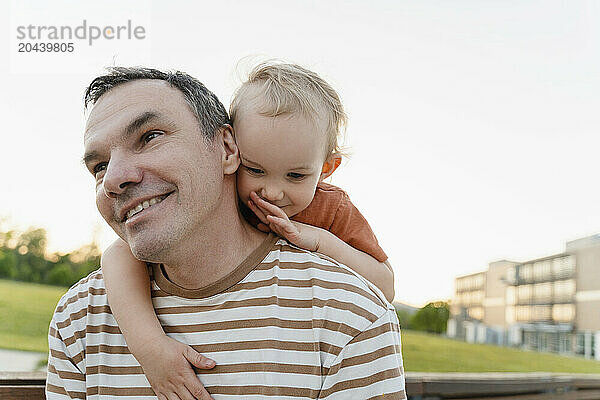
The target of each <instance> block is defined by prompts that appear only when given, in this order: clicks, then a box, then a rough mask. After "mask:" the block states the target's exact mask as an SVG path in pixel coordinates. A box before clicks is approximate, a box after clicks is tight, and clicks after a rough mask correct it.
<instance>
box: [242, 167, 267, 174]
mask: <svg viewBox="0 0 600 400" xmlns="http://www.w3.org/2000/svg"><path fill="white" fill-rule="evenodd" d="M246 169H247V170H248V171H249V172H251V173H253V174H256V175H260V174H263V173H264V171H263V170H262V169H259V168H252V167H246Z"/></svg>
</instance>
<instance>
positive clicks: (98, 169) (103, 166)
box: [93, 162, 106, 175]
mask: <svg viewBox="0 0 600 400" xmlns="http://www.w3.org/2000/svg"><path fill="white" fill-rule="evenodd" d="M105 169H106V163H105V162H101V163H99V164H96V165H95V166H94V169H93V172H94V175H98V173H99V172H102V171H104V170H105Z"/></svg>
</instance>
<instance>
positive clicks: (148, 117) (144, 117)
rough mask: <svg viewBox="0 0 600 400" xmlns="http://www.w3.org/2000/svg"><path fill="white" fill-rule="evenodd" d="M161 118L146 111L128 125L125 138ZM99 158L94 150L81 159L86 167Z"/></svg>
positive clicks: (154, 113) (155, 113)
mask: <svg viewBox="0 0 600 400" xmlns="http://www.w3.org/2000/svg"><path fill="white" fill-rule="evenodd" d="M160 117H161V115H160V114H159V113H157V112H154V111H146V112H145V113H143V114H141V115H139V116H138V117H136V118H135V119H134V120H133V121H131V122H130V123H129V124H127V127H126V128H125V131H124V135H123V136H125V137H127V136H130V135H132V134H133V133H135V131H137V130H138V129H140V128H141V127H142V126H144V125H145V124H147V123H148V122H151V121H153V120H155V119H159V118H160ZM98 157H99V153H98V152H97V151H94V150H92V151H89V152H86V153H85V154H84V155H83V157H82V158H81V162H82V163H83V164H84V165H87V164H88V163H89V162H90V161H92V160H94V159H96V158H98Z"/></svg>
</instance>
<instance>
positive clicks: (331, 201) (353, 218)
mask: <svg viewBox="0 0 600 400" xmlns="http://www.w3.org/2000/svg"><path fill="white" fill-rule="evenodd" d="M244 208H245V209H244ZM242 214H243V215H244V217H245V218H246V219H247V220H248V222H250V223H251V224H252V225H254V226H256V225H258V223H259V222H260V221H259V220H258V218H257V217H256V216H255V215H254V213H252V211H250V210H249V209H248V208H246V207H242ZM290 219H291V220H293V221H296V222H302V223H304V224H308V225H312V226H317V227H319V228H323V229H325V230H328V231H329V232H331V233H333V234H334V235H335V236H337V237H339V238H340V239H342V240H343V241H344V242H346V243H348V244H349V245H350V246H352V247H354V248H355V249H357V250H360V251H362V252H364V253H367V254H369V255H371V256H372V257H373V258H375V259H376V260H377V261H379V262H384V261H386V260H387V258H388V257H387V255H386V254H385V253H384V251H383V249H382V248H381V247H379V244H378V243H377V238H376V237H375V234H374V233H373V231H372V230H371V227H370V226H369V223H368V222H367V220H366V219H365V217H363V215H362V214H361V213H360V211H358V209H357V208H356V207H354V204H352V202H351V201H350V197H348V195H347V194H346V192H344V191H343V190H342V189H340V188H339V187H337V186H334V185H330V184H328V183H324V182H320V183H319V184H318V185H317V190H316V191H315V197H314V198H313V200H312V202H311V203H310V204H309V205H308V207H306V208H305V209H304V210H302V211H300V212H299V213H298V214H296V215H294V216H293V217H292V218H290Z"/></svg>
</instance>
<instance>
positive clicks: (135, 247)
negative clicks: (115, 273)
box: [129, 241, 165, 263]
mask: <svg viewBox="0 0 600 400" xmlns="http://www.w3.org/2000/svg"><path fill="white" fill-rule="evenodd" d="M129 248H130V249H131V253H132V254H133V256H134V257H135V258H137V259H138V260H140V261H144V262H153V263H159V262H161V259H162V257H161V255H162V254H164V251H165V249H164V248H162V246H160V245H159V244H158V243H139V242H138V241H133V242H129Z"/></svg>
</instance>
